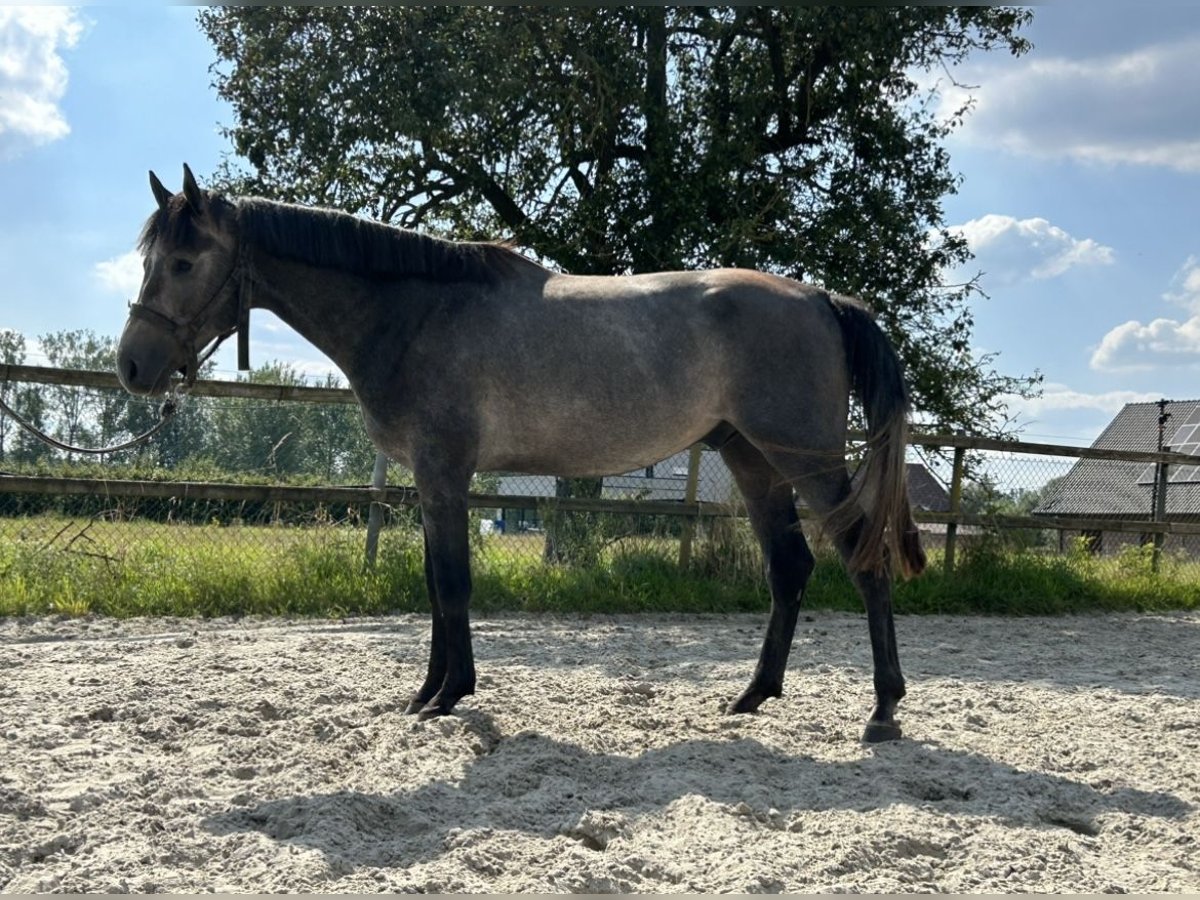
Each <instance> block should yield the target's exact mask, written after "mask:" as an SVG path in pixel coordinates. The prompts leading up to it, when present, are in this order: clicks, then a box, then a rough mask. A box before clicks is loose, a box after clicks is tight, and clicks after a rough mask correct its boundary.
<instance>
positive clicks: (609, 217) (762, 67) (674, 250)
mask: <svg viewBox="0 0 1200 900" xmlns="http://www.w3.org/2000/svg"><path fill="white" fill-rule="evenodd" d="M1031 15H1032V14H1031V13H1030V12H1029V11H1027V10H1022V9H1015V8H1002V7H939V6H908V7H842V6H838V7H736V8H735V7H644V6H643V7H631V6H625V7H595V8H581V7H573V8H572V7H500V8H497V7H475V6H420V7H315V6H308V7H247V6H241V7H237V6H234V7H221V8H214V9H210V10H206V11H202V12H201V13H200V14H199V21H200V24H201V27H202V29H203V30H204V32H205V33H206V35H207V36H208V37H209V39H210V40H211V42H212V44H213V46H214V48H215V50H216V53H217V57H218V62H217V63H216V65H215V66H214V74H215V86H216V88H217V90H218V92H219V94H220V95H221V97H222V98H223V99H225V100H227V101H228V102H229V103H230V104H231V106H232V109H233V113H234V116H235V123H234V124H233V125H232V126H230V127H229V128H228V129H227V132H226V133H227V135H228V136H229V138H230V139H231V141H232V145H233V148H234V150H235V151H236V152H237V153H238V154H240V155H241V156H242V157H244V158H245V159H246V160H248V161H249V164H250V167H251V169H250V170H249V171H244V170H242V169H240V168H238V167H237V165H235V164H232V163H229V162H228V161H227V163H226V165H225V166H224V167H223V170H222V172H221V173H220V177H219V181H221V182H222V183H224V184H225V185H227V186H229V187H231V188H233V189H235V190H238V191H248V192H252V193H257V194H261V195H266V196H271V197H276V198H279V199H284V200H289V201H298V202H305V203H314V204H321V205H327V206H334V207H339V208H342V209H346V210H349V211H352V212H365V213H370V214H371V215H373V216H374V217H375V218H378V219H380V220H383V221H387V222H392V223H394V224H398V225H401V226H405V227H423V228H428V229H431V230H435V231H441V232H444V233H449V234H451V235H454V236H458V237H478V236H501V235H508V236H510V237H511V238H512V239H514V240H515V241H516V242H517V243H518V244H520V245H523V246H525V247H528V248H529V249H531V250H532V251H533V252H535V253H536V254H538V255H539V256H540V257H542V258H543V259H545V260H547V261H549V262H550V263H552V264H555V265H558V266H560V267H562V268H564V269H566V270H568V271H572V272H578V273H596V274H613V273H621V272H641V271H650V270H657V269H674V268H693V267H707V266H718V265H720V266H726V265H738V266H752V267H757V268H761V269H767V270H772V271H779V272H783V273H786V274H789V275H793V276H796V277H799V278H802V279H804V280H809V281H815V282H818V283H821V284H824V285H825V286H827V287H828V288H831V289H835V290H840V291H845V292H848V293H854V294H858V295H860V296H863V297H864V298H865V299H867V300H868V302H870V303H871V304H872V305H873V307H874V308H875V309H876V310H877V312H878V313H879V316H880V319H881V322H882V323H883V325H884V326H885V328H887V330H888V331H889V332H890V333H891V336H892V338H893V339H894V340H895V341H896V343H897V345H898V347H899V350H900V352H901V355H902V356H903V357H904V359H905V362H906V364H907V368H908V373H909V378H910V381H911V385H912V389H913V394H914V401H915V404H916V406H917V408H918V409H919V410H920V411H921V413H922V414H923V417H924V418H925V419H926V420H927V422H928V424H929V426H930V427H933V428H938V429H966V430H970V431H975V432H981V433H999V432H1000V431H1001V430H1002V429H1003V428H1004V427H1005V425H1004V421H1005V420H1004V416H1003V408H1004V398H1005V396H1006V395H1009V394H1028V393H1030V392H1032V391H1033V390H1035V388H1036V385H1037V383H1038V381H1039V378H1038V377H1037V376H1034V377H1031V378H1029V377H1012V376H1006V375H1002V374H999V373H997V372H996V371H995V369H994V367H993V363H994V358H993V357H992V356H990V355H986V354H985V355H980V354H976V353H975V352H974V351H973V350H972V349H971V346H970V334H971V328H972V318H971V313H970V307H969V300H970V298H971V296H972V294H973V293H974V292H975V291H976V290H977V288H976V286H975V284H974V282H973V281H972V282H971V283H968V284H965V285H957V286H949V287H947V286H944V285H943V284H942V273H943V272H944V271H946V270H948V269H950V268H953V267H955V266H957V265H959V264H961V263H963V262H965V261H966V260H968V259H969V256H970V254H969V251H968V249H967V246H966V244H965V241H964V240H963V239H962V238H961V236H958V235H955V234H953V233H951V232H949V231H948V230H947V228H946V227H945V222H944V221H943V213H942V205H941V204H942V198H944V197H945V196H946V195H947V194H950V193H953V192H954V191H955V190H956V187H957V184H958V178H957V176H956V175H955V174H954V173H953V172H952V171H951V169H950V164H949V157H948V154H947V153H946V151H945V149H944V148H943V147H942V146H941V142H942V140H943V139H944V138H945V137H946V135H947V134H949V132H950V131H951V130H952V129H953V128H954V127H955V126H956V125H957V124H958V122H960V121H961V118H962V115H963V114H964V113H965V108H964V109H963V110H960V111H959V112H958V113H957V114H956V115H954V116H952V117H951V118H950V119H949V121H943V120H940V119H939V118H938V117H937V116H936V115H935V113H934V105H935V104H933V102H932V100H933V96H932V95H931V94H928V93H922V90H921V89H920V88H919V87H918V85H917V83H916V81H915V80H914V73H916V72H934V71H940V70H941V69H942V68H943V67H948V66H951V65H953V64H955V63H957V62H960V61H961V60H963V59H964V58H965V57H966V56H968V55H969V54H970V53H972V52H975V51H989V50H993V49H1006V50H1008V51H1010V52H1012V53H1014V54H1019V53H1024V52H1025V51H1026V50H1027V49H1028V48H1029V44H1028V42H1027V41H1026V40H1025V39H1024V38H1022V37H1021V36H1020V35H1019V34H1018V32H1019V30H1020V29H1021V27H1022V26H1024V25H1025V24H1026V23H1027V22H1028V21H1029V20H1030V18H1031ZM315 108H320V110H321V115H313V114H312V111H313V109H315Z"/></svg>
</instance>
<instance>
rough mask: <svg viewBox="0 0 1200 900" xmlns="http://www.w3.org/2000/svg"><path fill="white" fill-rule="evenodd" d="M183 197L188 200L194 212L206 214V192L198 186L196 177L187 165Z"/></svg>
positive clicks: (184, 174) (185, 167) (185, 164)
mask: <svg viewBox="0 0 1200 900" xmlns="http://www.w3.org/2000/svg"><path fill="white" fill-rule="evenodd" d="M183 196H184V197H186V198H187V202H188V206H190V207H191V208H192V212H196V213H202V212H204V191H202V190H200V185H198V184H196V176H195V175H193V174H192V170H191V169H189V168H188V164H187V163H184V164H183Z"/></svg>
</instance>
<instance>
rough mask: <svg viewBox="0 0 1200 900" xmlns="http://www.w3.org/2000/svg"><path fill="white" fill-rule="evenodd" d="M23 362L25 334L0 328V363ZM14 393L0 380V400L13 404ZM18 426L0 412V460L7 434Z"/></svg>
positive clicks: (14, 391)
mask: <svg viewBox="0 0 1200 900" xmlns="http://www.w3.org/2000/svg"><path fill="white" fill-rule="evenodd" d="M23 362H25V336H24V335H23V334H21V333H20V332H19V331H13V330H12V329H11V328H4V329H0V363H3V364H5V365H10V366H19V365H21V363H23ZM16 394H17V391H16V390H15V389H13V386H12V385H10V384H9V383H8V381H4V382H0V400H4V402H5V403H7V404H8V405H9V406H13V404H15V403H16V402H17V400H16ZM13 408H14V409H15V408H16V407H15V406H14V407H13ZM19 428H20V426H18V425H17V423H16V422H14V421H13V420H12V419H11V418H9V417H8V416H7V415H5V414H3V413H0V460H3V459H4V451H5V448H6V447H8V444H9V440H10V437H9V436H10V435H11V434H12V432H13V430H14V429H19Z"/></svg>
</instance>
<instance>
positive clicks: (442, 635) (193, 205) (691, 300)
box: [117, 164, 925, 742]
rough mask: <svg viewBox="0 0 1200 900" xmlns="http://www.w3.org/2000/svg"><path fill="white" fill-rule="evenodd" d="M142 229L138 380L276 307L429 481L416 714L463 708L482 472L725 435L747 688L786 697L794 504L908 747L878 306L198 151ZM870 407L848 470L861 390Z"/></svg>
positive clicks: (903, 522) (371, 427)
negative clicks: (499, 228)
mask: <svg viewBox="0 0 1200 900" xmlns="http://www.w3.org/2000/svg"><path fill="white" fill-rule="evenodd" d="M150 187H151V190H152V192H153V194H154V198H155V200H156V202H157V208H156V209H155V210H154V212H153V213H152V214H151V215H150V216H149V218H148V219H147V220H146V223H145V226H144V227H143V229H142V232H141V234H140V237H139V239H138V244H137V246H138V248H139V250H140V251H141V253H142V255H143V264H144V278H143V281H142V285H141V289H140V291H139V294H138V297H137V299H136V301H134V302H133V303H131V304H130V308H129V318H128V320H127V322H126V324H125V327H124V330H123V332H122V334H121V338H120V342H119V345H118V351H117V373H118V377H119V379H120V382H121V384H122V385H123V386H124V387H125V389H126V390H128V391H129V392H131V393H133V394H139V395H161V394H164V393H165V392H167V391H168V389H170V388H171V386H172V382H173V381H174V380H175V379H176V375H177V374H180V375H182V378H183V382H184V383H185V384H190V383H191V382H192V381H194V379H195V377H196V374H197V371H198V369H199V366H200V362H201V360H202V358H203V357H202V356H201V353H202V351H203V350H205V348H210V349H209V350H208V353H211V352H212V350H215V348H216V346H217V345H218V344H219V343H220V341H223V340H225V339H226V338H228V337H230V336H231V335H234V334H237V335H238V342H239V348H238V349H239V352H238V356H239V367H240V368H243V369H245V368H248V366H249V362H248V343H247V333H248V328H247V325H248V317H249V312H250V310H251V309H252V308H261V309H267V310H270V311H271V312H273V313H274V314H275V315H277V316H278V317H279V318H280V319H282V320H283V321H284V322H286V323H287V324H288V325H290V326H291V327H292V328H294V329H295V330H296V331H297V332H298V333H299V334H300V335H302V336H303V337H304V338H306V339H307V340H308V341H310V342H311V343H312V344H313V345H315V346H316V347H317V348H319V349H320V350H321V351H323V352H324V353H325V354H326V355H327V356H328V357H329V358H330V359H331V360H332V361H333V362H334V363H335V364H336V365H337V366H338V367H339V368H340V369H341V371H342V372H343V373H344V375H345V377H346V378H347V380H348V382H349V385H350V387H351V389H352V390H353V391H354V394H355V396H356V397H357V398H358V401H359V404H360V406H361V410H362V416H363V421H364V424H365V426H366V430H367V433H368V434H369V436H370V438H371V440H372V441H373V442H374V444H375V445H376V446H377V447H378V448H379V450H380V451H381V452H383V453H385V454H387V456H389V457H390V458H392V459H393V460H397V461H399V462H401V463H402V464H403V465H405V466H406V467H408V468H409V469H410V470H411V471H412V474H413V478H414V480H415V483H416V487H417V491H418V497H419V503H420V508H421V522H422V527H423V532H424V560H425V563H424V564H425V579H426V584H427V587H428V593H429V602H430V606H431V611H432V629H431V636H430V649H429V660H428V667H427V670H426V675H425V679H424V682H423V683H422V684H421V685H420V687H419V688H418V689H417V690H416V692H415V693H414V694H412V695H411V699H410V701H409V703H408V705H407V708H406V712H407V713H412V714H416V715H417V716H418V717H420V718H422V719H426V718H429V717H433V716H442V715H447V714H449V713H450V712H451V711H452V710H453V708H454V706H455V704H456V703H457V702H458V701H459V700H461V699H462V698H463V697H464V696H466V695H468V694H473V693H474V690H475V663H474V657H473V654H472V645H471V631H470V623H469V617H468V606H469V601H470V597H471V571H470V560H469V546H470V544H469V540H468V515H467V500H468V497H467V494H468V485H469V482H470V480H471V477H472V475H473V474H474V473H475V472H476V471H498V470H504V471H513V472H524V473H531V474H544V475H556V476H562V477H573V478H581V477H599V476H603V475H606V474H612V473H615V472H627V471H631V470H634V469H637V468H641V467H644V466H647V465H650V464H652V463H654V462H656V461H657V460H660V459H663V458H665V457H668V456H670V455H671V454H673V453H676V452H678V451H680V450H682V449H684V448H686V447H688V446H691V445H693V444H695V443H697V442H704V443H705V444H707V445H708V446H710V447H713V448H716V449H717V450H719V452H720V455H721V457H722V459H723V460H724V461H725V463H726V465H727V466H728V468H729V470H730V471H731V473H732V474H733V478H734V480H735V483H736V484H737V486H738V488H739V491H740V493H741V494H742V496H743V497H744V500H745V507H746V511H747V514H748V517H749V521H750V524H751V527H752V529H753V531H754V534H755V536H756V538H757V540H758V542H759V544H760V545H761V547H762V552H763V558H764V562H765V575H766V580H767V583H768V586H769V589H770V595H771V608H770V615H769V620H768V624H767V631H766V636H765V638H764V640H763V643H762V647H761V651H760V653H759V657H758V663H757V666H756V668H755V669H754V673H753V676H752V677H751V680H750V684H749V686H748V687H747V688H746V689H745V690H744V691H743V692H742V693H741V694H740V696H738V697H737V698H736V699H734V700H733V701H732V702H731V703H730V704H729V706H728V707H727V710H728V712H730V713H749V712H754V711H756V710H757V709H758V708H759V706H760V705H761V704H762V703H763V702H764V701H765V700H767V699H768V698H772V697H780V696H782V694H783V676H784V670H785V668H786V665H787V659H788V653H789V650H790V648H791V645H792V641H793V637H794V632H795V627H796V620H797V617H798V612H799V609H800V605H801V602H802V599H803V595H804V592H805V589H806V585H807V583H808V580H809V576H810V575H811V573H812V571H813V567H814V556H813V553H812V551H811V550H810V548H809V546H808V543H807V542H806V541H805V538H804V534H803V532H802V530H801V528H800V524H799V517H798V515H797V511H796V494H797V493H798V494H799V496H800V497H801V498H803V500H804V501H805V502H806V503H807V504H808V506H809V508H810V509H812V510H814V511H815V512H816V513H817V514H818V515H820V516H821V517H822V518H823V519H824V522H825V526H826V529H827V531H828V533H830V534H831V536H832V540H833V542H834V544H835V546H836V548H837V550H838V552H839V554H840V556H841V558H842V561H843V564H844V565H845V567H846V569H847V571H848V573H849V574H850V577H851V579H852V581H853V582H854V584H855V586H856V587H857V589H858V591H859V593H860V594H861V596H862V599H863V602H864V605H865V607H866V612H867V618H868V631H869V634H870V641H871V650H872V657H873V663H874V688H875V701H876V703H875V707H874V710H873V712H872V713H871V716H870V718H869V719H868V721H867V724H866V728H865V731H864V732H863V740H865V741H868V742H876V741H885V740H894V739H897V738H899V737H901V729H900V726H899V723H898V722H897V720H896V717H895V712H896V707H897V705H898V703H899V701H900V700H901V698H902V697H903V696H904V694H905V682H904V677H903V675H902V674H901V670H900V661H899V656H898V653H897V649H896V635H895V625H894V622H893V615H892V598H891V588H892V580H893V577H894V574H897V573H894V571H893V570H896V569H898V574H901V575H905V576H911V575H915V574H917V573H919V572H920V571H921V570H922V569H923V568H924V566H925V556H924V553H923V551H922V549H921V545H920V541H919V538H918V535H917V529H916V525H915V523H914V520H913V518H912V511H911V508H910V505H909V501H908V495H907V488H906V482H905V465H904V455H905V447H906V440H907V428H908V415H909V407H910V401H909V397H908V392H907V388H906V386H905V381H904V376H903V371H902V367H901V363H900V361H899V358H898V357H897V354H896V352H895V350H894V348H893V347H892V345H891V344H890V343H889V341H888V340H887V338H886V336H885V335H884V333H883V331H882V330H881V328H880V327H879V325H878V323H877V322H876V321H875V318H874V316H873V315H872V314H871V313H870V311H869V309H868V308H867V307H866V306H865V305H864V304H863V303H862V302H860V301H858V300H856V299H853V298H850V297H846V296H841V295H838V294H836V293H832V292H828V291H825V290H822V289H820V288H818V287H814V286H812V285H807V284H803V283H801V282H799V281H796V280H792V279H789V278H785V277H782V276H778V275H774V274H768V273H763V272H759V271H753V270H742V269H713V270H707V271H675V272H660V273H654V274H635V275H619V276H578V275H569V274H562V273H558V272H554V271H552V270H550V269H548V268H546V267H544V266H542V265H540V264H538V263H536V262H534V261H533V260H530V259H528V258H527V257H525V256H524V255H522V254H520V253H519V252H517V251H515V250H514V249H512V248H511V247H509V246H507V245H504V244H500V243H493V242H465V241H462V242H460V241H450V240H445V239H441V238H437V237H433V236H429V235H424V234H420V233H417V232H415V231H410V230H405V229H400V228H396V227H393V226H389V225H385V224H381V223H377V222H373V221H369V220H366V219H363V218H359V217H356V216H352V215H349V214H347V213H343V212H339V211H334V210H329V209H322V208H316V207H306V206H299V205H293V204H286V203H280V202H275V201H271V200H266V199H262V198H256V197H231V196H226V195H225V194H223V193H221V192H218V191H212V190H205V189H202V188H201V187H200V186H199V185H198V184H197V183H196V179H195V177H194V176H193V175H192V172H191V170H190V169H189V168H188V167H187V166H186V164H185V165H184V172H183V190H182V191H181V192H179V193H172V192H171V191H169V190H168V189H166V188H165V187H164V186H163V184H162V182H161V181H160V180H159V179H158V177H157V176H156V175H155V174H154V173H153V172H151V173H150ZM852 395H853V396H855V397H857V398H858V399H859V402H860V403H861V407H862V410H863V413H864V415H865V419H866V425H867V439H866V448H867V449H866V454H865V459H864V461H863V462H862V463H861V464H860V465H859V466H858V471H857V472H856V473H855V474H854V476H853V478H852V477H851V473H850V471H849V467H848V465H847V459H846V457H847V453H846V446H847V444H846V441H847V432H848V427H849V416H850V402H851V396H852Z"/></svg>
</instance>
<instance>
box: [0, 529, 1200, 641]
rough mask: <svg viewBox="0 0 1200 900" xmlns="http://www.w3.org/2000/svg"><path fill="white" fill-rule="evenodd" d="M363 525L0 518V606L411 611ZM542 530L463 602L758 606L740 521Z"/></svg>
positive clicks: (837, 603) (960, 599) (1189, 568)
mask: <svg viewBox="0 0 1200 900" xmlns="http://www.w3.org/2000/svg"><path fill="white" fill-rule="evenodd" d="M364 541H365V534H364V530H363V529H362V528H361V527H351V526H348V525H335V524H328V525H323V526H313V527H294V526H275V527H272V526H269V525H217V524H212V525H188V524H163V523H157V522H149V521H141V520H133V521H128V520H125V521H108V520H104V519H67V518H62V517H56V516H34V517H26V518H9V519H0V615H34V614H46V613H58V614H65V615H72V616H78V615H85V614H89V613H95V614H101V615H109V616H118V617H124V616H140V615H174V616H218V615H238V614H269V615H301V616H342V615H371V614H379V613H386V612H400V611H415V610H425V609H426V608H427V603H426V599H425V589H424V576H423V566H422V560H421V543H420V540H419V535H418V533H417V532H416V531H415V530H413V529H411V528H405V529H400V528H395V529H391V530H388V531H385V533H384V535H383V537H382V540H381V542H380V549H379V557H378V563H377V565H376V566H375V567H374V568H372V569H368V568H367V567H366V566H365V565H364V563H363V545H364ZM543 541H544V538H543V537H542V536H541V535H489V536H486V537H483V536H477V537H476V539H475V564H474V584H475V595H474V600H473V604H474V606H475V608H477V609H490V610H528V611H544V610H554V611H560V612H567V611H577V612H605V613H613V612H637V611H659V612H667V611H670V612H720V611H753V610H765V609H766V608H767V606H768V604H769V600H768V597H767V593H766V590H765V587H764V586H763V583H762V579H761V577H760V576H759V574H758V560H757V555H756V553H755V552H754V550H753V544H752V541H750V540H749V538H748V535H747V534H745V533H744V531H740V532H739V531H738V530H737V529H727V530H726V532H725V533H724V534H723V535H722V534H717V535H716V536H715V537H713V538H711V539H706V538H704V537H701V538H700V539H698V540H697V543H696V551H695V554H694V559H693V565H692V566H691V567H690V568H689V569H688V571H686V572H684V571H681V570H680V569H679V567H678V565H677V563H676V558H677V553H678V542H677V540H675V539H673V538H668V537H662V536H660V537H621V536H619V535H618V536H615V537H612V536H610V537H608V538H606V539H605V541H604V542H603V543H602V544H598V545H597V547H595V548H593V553H592V555H591V557H589V558H590V559H591V560H593V562H592V564H589V565H585V566H574V565H548V564H546V563H544V562H543V561H542V549H543V546H544V544H543ZM931 557H932V558H931V566H930V569H929V571H928V572H927V573H926V574H925V575H923V576H922V577H920V578H918V579H915V580H913V581H909V582H904V583H900V584H898V586H897V590H896V608H897V609H898V610H899V611H901V612H914V613H931V612H948V613H971V612H978V613H996V614H1016V615H1027V614H1054V613H1063V612H1076V611H1087V610H1101V609H1103V610H1117V609H1129V610H1165V609H1194V608H1197V607H1200V563H1193V562H1190V561H1187V560H1183V559H1180V558H1174V557H1164V558H1163V559H1162V561H1161V564H1160V565H1159V567H1158V571H1157V572H1155V571H1154V570H1153V567H1152V565H1151V558H1150V555H1149V553H1148V552H1147V551H1145V550H1132V551H1129V552H1127V553H1125V554H1124V555H1122V556H1120V557H1117V558H1099V559H1098V558H1095V557H1092V556H1090V555H1088V554H1087V553H1085V552H1082V551H1074V552H1070V553H1067V554H1047V553H1043V552H1038V551H1033V550H1026V551H1015V550H1010V549H1004V548H1003V547H1001V546H999V545H998V544H987V543H985V544H983V545H981V546H979V547H976V548H965V549H964V550H962V551H960V562H959V566H958V567H957V570H956V571H955V572H954V574H953V575H950V576H947V575H945V574H944V572H943V571H942V567H941V559H940V556H939V554H938V552H937V551H936V550H934V551H932V552H931ZM806 602H807V603H808V604H809V605H810V606H813V607H820V608H838V609H860V608H861V604H860V601H859V600H858V597H857V595H856V593H855V592H854V590H853V587H852V586H851V584H850V582H849V580H848V579H847V577H846V575H845V573H844V572H843V571H842V569H841V566H840V565H839V564H838V563H837V562H836V561H835V560H834V559H832V558H830V557H829V556H828V555H826V554H820V555H819V557H818V566H817V570H816V572H815V573H814V576H813V579H812V582H811V584H810V588H809V593H808V597H807V601H806Z"/></svg>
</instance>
